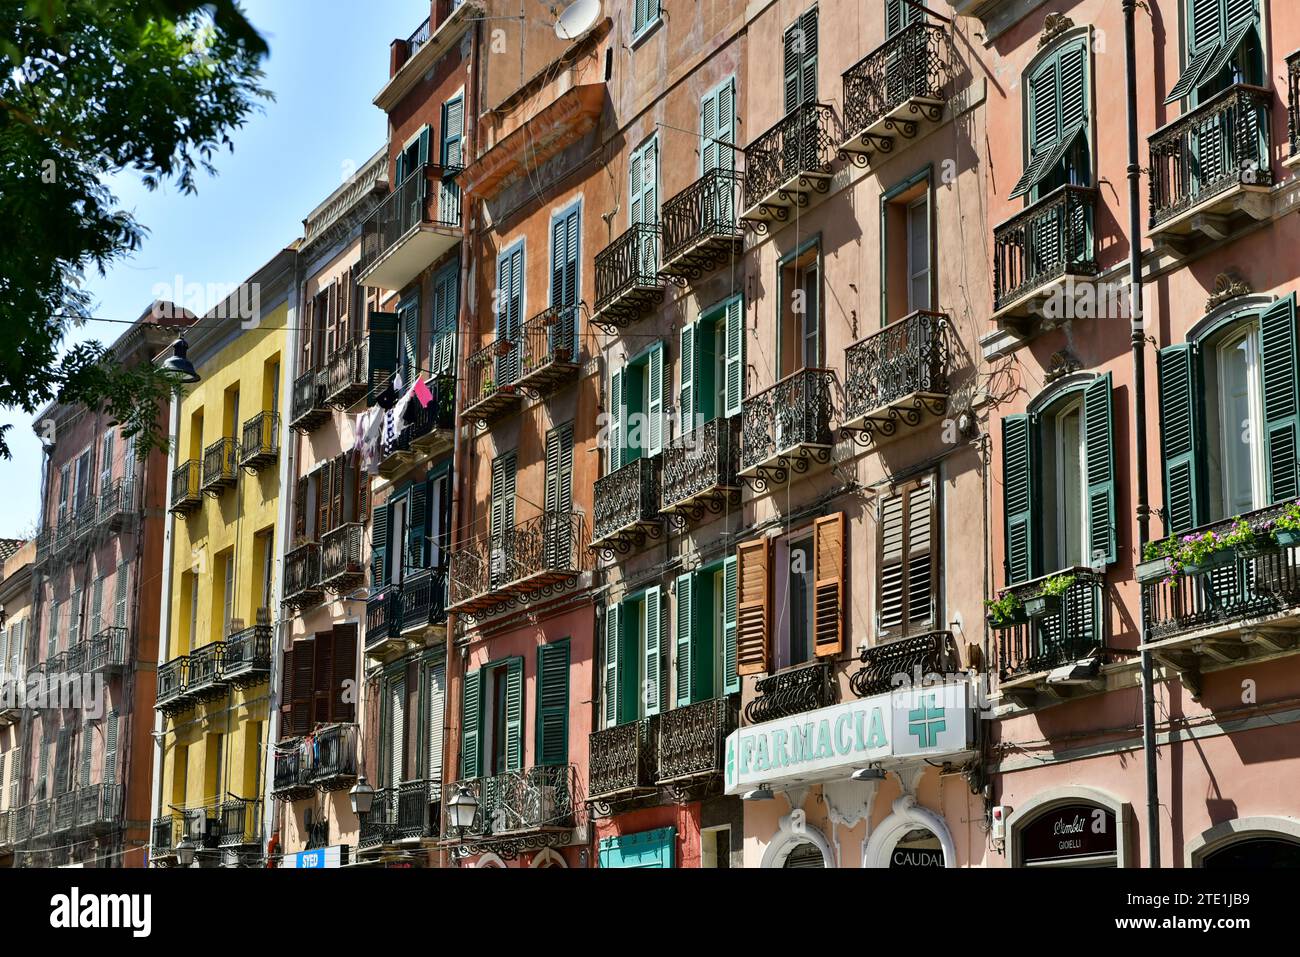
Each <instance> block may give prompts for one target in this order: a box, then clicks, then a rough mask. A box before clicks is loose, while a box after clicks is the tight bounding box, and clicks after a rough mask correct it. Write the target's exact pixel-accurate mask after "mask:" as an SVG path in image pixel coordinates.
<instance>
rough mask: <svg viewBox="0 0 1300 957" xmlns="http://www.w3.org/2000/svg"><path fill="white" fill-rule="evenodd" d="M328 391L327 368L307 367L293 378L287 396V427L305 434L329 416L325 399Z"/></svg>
mask: <svg viewBox="0 0 1300 957" xmlns="http://www.w3.org/2000/svg"><path fill="white" fill-rule="evenodd" d="M328 391H329V370H328V369H309V370H307V371H306V372H304V373H303V374H302V375H300V376H298V378H296V379H294V380H293V394H292V395H291V396H290V398H289V429H290V430H291V431H293V432H300V433H302V434H303V435H307V434H309V433H311V432H313V431H314V430H315V429H316V428H317V427H318V426H319V425H320V424H321V423H322V422H324V421H325V420H326V419H328V418H329V416H330V410H329V405H328V404H327V403H326V401H325V396H326V393H327V392H328Z"/></svg>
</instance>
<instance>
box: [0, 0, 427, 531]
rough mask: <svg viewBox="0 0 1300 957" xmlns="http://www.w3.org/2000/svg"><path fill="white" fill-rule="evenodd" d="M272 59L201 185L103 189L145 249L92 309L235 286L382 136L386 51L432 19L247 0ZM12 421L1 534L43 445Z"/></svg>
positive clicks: (400, 8)
mask: <svg viewBox="0 0 1300 957" xmlns="http://www.w3.org/2000/svg"><path fill="white" fill-rule="evenodd" d="M245 8H246V9H247V11H248V15H249V18H250V19H251V20H252V22H253V24H254V25H255V26H256V27H257V28H258V29H259V30H260V31H261V33H262V35H263V36H265V37H266V39H267V42H268V43H269V44H270V47H271V55H270V57H269V59H268V60H267V62H266V65H265V69H266V74H267V76H266V80H265V81H264V85H265V86H267V87H268V88H269V89H270V90H272V91H273V92H274V93H275V96H276V100H275V102H273V103H268V104H266V106H265V112H264V113H262V114H259V115H256V116H254V117H253V118H252V119H251V120H250V121H249V122H248V124H247V125H246V126H245V127H244V128H243V129H242V130H239V131H238V132H237V133H236V134H235V135H234V141H235V151H234V153H227V154H222V155H221V156H219V157H218V158H217V161H216V165H217V169H218V171H219V173H218V175H217V176H216V177H214V178H201V179H200V180H199V182H198V193H197V194H196V195H192V196H183V195H180V194H179V193H177V192H176V191H174V190H172V189H167V188H164V189H159V190H157V191H156V192H152V193H151V192H149V191H148V190H146V189H145V188H144V187H143V186H142V185H141V184H140V182H139V180H138V178H136V177H134V176H130V175H123V176H120V177H118V178H117V179H116V180H115V181H114V183H113V188H114V191H115V192H116V194H117V196H118V199H119V201H120V202H121V205H122V206H123V207H124V208H126V209H130V210H132V211H133V212H134V213H135V216H136V218H137V219H138V220H139V221H140V222H141V223H142V224H143V225H144V226H146V227H147V228H148V229H149V230H150V234H149V236H148V238H147V239H146V240H145V243H144V246H143V248H142V249H141V250H140V252H138V253H137V254H136V255H134V256H132V257H131V258H129V259H123V260H121V261H120V262H119V263H118V264H117V265H116V266H115V267H114V268H113V269H111V270H110V271H109V273H108V275H107V276H103V277H100V276H94V277H92V280H91V281H90V282H89V283H88V285H89V287H90V289H91V291H92V293H93V294H94V296H95V298H96V301H97V307H96V309H95V310H94V315H96V316H103V317H106V318H109V319H127V320H130V319H135V318H136V317H137V316H138V315H139V314H140V313H141V312H142V311H143V310H144V309H145V307H147V306H148V305H149V303H150V302H151V301H152V299H153V291H154V288H155V286H156V285H158V284H160V283H166V284H168V285H169V286H172V285H174V284H175V283H176V277H177V276H180V277H182V278H183V281H184V282H185V283H199V284H201V285H202V286H203V287H204V288H206V287H207V286H208V285H209V284H225V285H227V286H229V285H233V284H236V283H239V282H241V281H243V280H244V279H245V278H247V277H248V275H249V274H251V273H252V272H253V271H254V270H255V269H257V268H258V267H259V266H261V265H262V264H263V263H265V262H266V261H267V260H268V259H270V258H271V256H273V255H274V254H275V251H276V250H277V249H280V248H281V247H283V246H284V245H285V244H287V243H289V242H291V241H292V240H293V239H295V238H297V236H298V235H299V234H300V233H301V231H302V220H303V217H305V216H306V215H307V214H308V213H309V212H310V211H311V210H312V208H313V207H315V206H316V204H317V203H319V202H320V201H321V200H323V199H324V198H325V197H326V196H327V195H329V193H330V192H332V191H333V190H334V189H335V187H337V186H338V185H339V184H340V183H341V182H342V181H343V180H344V179H345V178H346V177H347V176H348V175H349V173H350V172H352V171H354V170H355V169H357V168H358V167H360V166H361V164H362V163H364V162H365V161H366V160H367V159H369V158H370V156H371V155H372V154H373V153H374V151H375V150H377V149H378V148H379V146H380V144H381V143H383V141H384V138H385V136H386V126H385V120H384V114H383V113H382V112H381V111H380V110H379V108H378V107H376V106H375V105H374V104H373V102H372V100H373V99H374V97H375V94H376V93H378V92H379V90H380V88H381V87H382V86H383V84H384V83H385V81H387V79H388V48H389V44H390V43H391V42H392V40H393V39H394V38H397V37H402V38H405V37H406V36H408V35H409V34H410V33H412V32H413V31H414V30H415V28H416V27H417V26H419V25H420V23H422V22H423V20H424V18H425V17H427V16H428V15H429V0H366V2H365V3H357V2H356V0H246V3H245ZM122 328H123V327H121V326H115V325H110V324H105V323H90V324H89V325H87V326H86V327H85V328H83V329H81V330H77V331H76V333H75V338H76V339H99V340H100V341H102V342H105V343H107V342H110V341H112V340H113V339H115V338H116V337H117V336H118V335H120V334H121V331H122ZM3 423H13V426H14V427H13V429H11V430H10V433H9V444H10V447H11V448H12V450H13V459H12V460H11V461H7V462H4V461H0V489H3V490H4V496H5V506H4V508H3V509H2V510H0V537H5V538H8V537H14V538H17V537H22V536H25V535H29V534H31V533H32V532H33V531H34V530H35V525H36V516H37V512H38V510H39V505H40V475H41V449H40V443H39V441H38V440H37V438H36V436H35V435H34V434H33V432H32V429H31V417H30V416H28V415H26V414H25V413H22V412H21V411H17V410H12V409H0V424H3Z"/></svg>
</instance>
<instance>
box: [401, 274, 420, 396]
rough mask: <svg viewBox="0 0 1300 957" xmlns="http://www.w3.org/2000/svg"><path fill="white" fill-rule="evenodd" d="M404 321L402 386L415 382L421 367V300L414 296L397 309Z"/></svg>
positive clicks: (407, 386)
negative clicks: (416, 374) (417, 371)
mask: <svg viewBox="0 0 1300 957" xmlns="http://www.w3.org/2000/svg"><path fill="white" fill-rule="evenodd" d="M397 313H398V315H399V316H401V321H402V326H401V329H402V332H401V349H400V354H399V355H398V368H400V369H401V370H402V388H403V389H404V390H405V389H409V388H410V387H411V386H413V385H414V384H415V373H416V370H417V369H419V367H420V300H419V297H418V296H417V297H412V298H411V299H409V300H408V301H406V302H404V303H402V304H401V305H400V306H399V307H398V310H397Z"/></svg>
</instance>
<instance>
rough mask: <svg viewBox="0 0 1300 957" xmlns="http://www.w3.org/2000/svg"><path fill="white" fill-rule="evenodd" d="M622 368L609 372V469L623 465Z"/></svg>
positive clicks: (613, 469) (614, 469) (616, 469)
mask: <svg viewBox="0 0 1300 957" xmlns="http://www.w3.org/2000/svg"><path fill="white" fill-rule="evenodd" d="M623 374H624V373H623V370H622V369H615V370H613V371H612V372H610V374H609V471H610V472H611V473H613V472H617V471H618V470H619V469H620V468H622V467H623Z"/></svg>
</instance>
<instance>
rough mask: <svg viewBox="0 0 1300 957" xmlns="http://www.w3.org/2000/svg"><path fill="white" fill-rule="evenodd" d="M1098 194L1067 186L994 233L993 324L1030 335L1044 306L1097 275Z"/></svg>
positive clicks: (1088, 187) (1003, 224) (996, 229)
mask: <svg viewBox="0 0 1300 957" xmlns="http://www.w3.org/2000/svg"><path fill="white" fill-rule="evenodd" d="M1096 206H1097V190H1096V189H1095V188H1093V187H1090V186H1061V187H1058V188H1057V189H1054V190H1052V192H1050V193H1048V194H1047V195H1046V196H1044V197H1043V198H1042V199H1040V200H1038V202H1036V203H1033V204H1031V205H1030V206H1027V207H1025V209H1023V210H1021V211H1020V212H1019V213H1016V215H1014V216H1012V217H1011V218H1010V219H1008V220H1006V221H1005V222H1003V223H1002V224H1001V225H998V226H995V227H993V318H994V319H995V320H997V321H998V323H999V324H1001V325H1009V326H1011V327H1012V329H1013V331H1016V332H1018V333H1020V334H1021V335H1027V334H1028V331H1029V325H1030V319H1031V317H1032V316H1033V315H1034V314H1035V313H1039V312H1041V311H1042V303H1043V300H1045V299H1048V298H1050V297H1052V296H1054V295H1060V293H1061V291H1062V289H1064V290H1065V291H1066V292H1069V291H1071V290H1072V288H1073V284H1074V283H1076V282H1088V281H1090V280H1091V279H1093V278H1095V277H1096V275H1097V250H1096V232H1095V228H1094V223H1095V219H1096Z"/></svg>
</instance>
